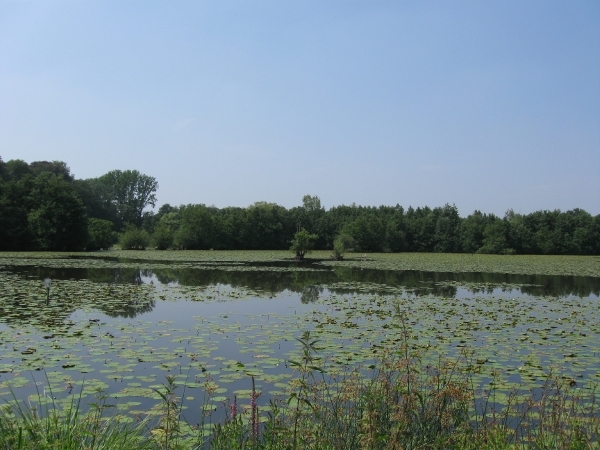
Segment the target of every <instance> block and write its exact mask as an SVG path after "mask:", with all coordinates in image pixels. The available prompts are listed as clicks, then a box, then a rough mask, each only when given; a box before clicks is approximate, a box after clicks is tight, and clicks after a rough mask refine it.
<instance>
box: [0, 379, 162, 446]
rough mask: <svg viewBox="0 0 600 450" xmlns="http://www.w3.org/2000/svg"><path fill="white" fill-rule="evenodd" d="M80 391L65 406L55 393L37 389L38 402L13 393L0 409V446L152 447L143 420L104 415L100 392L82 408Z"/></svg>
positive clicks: (104, 402) (106, 406)
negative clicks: (26, 400) (19, 399)
mask: <svg viewBox="0 0 600 450" xmlns="http://www.w3.org/2000/svg"><path fill="white" fill-rule="evenodd" d="M82 392H83V388H82V391H81V392H80V394H79V396H78V397H77V398H73V399H72V400H71V401H70V403H68V404H67V405H66V406H61V405H58V404H57V403H56V401H55V400H54V396H53V395H52V392H51V391H50V395H46V394H45V392H44V393H43V394H41V393H39V392H38V395H37V402H35V403H33V404H32V403H29V404H27V405H25V404H24V402H22V401H18V400H17V398H16V397H15V395H14V394H13V398H12V400H11V401H9V402H8V403H7V404H6V405H4V406H3V407H2V408H1V410H0V448H2V449H7V450H8V449H11V450H12V449H19V450H20V449H32V450H33V449H35V450H45V449H61V450H76V449H77V450H79V449H89V450H113V449H141V450H144V449H151V448H154V443H153V442H152V441H151V440H150V439H148V438H147V437H145V436H144V430H145V425H146V424H145V423H144V422H140V423H138V424H136V425H133V426H132V425H130V424H128V423H126V422H123V421H122V420H121V418H120V417H119V416H116V415H110V416H107V415H106V414H105V412H106V411H107V410H108V409H109V408H111V405H108V404H107V403H106V396H105V395H101V394H100V393H99V394H98V396H97V401H96V402H95V403H92V404H91V405H89V406H90V407H89V410H88V411H87V412H85V413H83V411H82V406H83V405H82Z"/></svg>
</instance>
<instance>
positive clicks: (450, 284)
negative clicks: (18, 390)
mask: <svg viewBox="0 0 600 450" xmlns="http://www.w3.org/2000/svg"><path fill="white" fill-rule="evenodd" d="M286 264H287V265H290V264H289V263H286ZM265 265H266V264H264V263H263V264H256V266H261V267H260V268H261V270H256V271H254V270H251V268H252V266H247V265H245V266H243V269H244V270H240V271H237V270H231V267H229V270H226V271H225V270H220V269H218V268H215V269H204V268H203V269H198V268H172V269H171V268H160V269H137V268H117V269H107V268H45V267H34V266H20V267H12V268H10V271H11V272H13V273H19V274H21V275H27V276H29V277H33V278H37V279H41V280H43V279H44V278H51V279H59V280H67V279H74V280H80V279H87V280H89V281H92V282H96V283H109V284H142V283H144V282H145V281H144V280H148V279H151V278H153V277H155V279H157V280H158V281H159V282H160V283H162V284H180V285H184V286H210V285H216V284H222V285H230V286H232V287H234V288H235V287H245V288H249V289H253V290H261V291H265V292H270V293H272V294H274V295H277V294H279V293H281V292H283V291H285V290H288V291H291V292H295V293H298V294H300V295H301V296H303V297H304V298H305V299H306V301H307V302H310V300H309V298H312V296H314V294H312V293H309V292H314V288H315V287H316V286H318V285H335V284H337V283H368V284H369V285H370V286H371V288H372V290H373V291H376V290H377V286H374V285H381V286H390V287H402V288H405V289H407V290H410V291H411V292H412V293H413V294H414V295H417V296H422V295H435V296H444V297H453V296H456V293H457V288H458V287H459V286H462V287H464V288H466V289H467V290H468V291H470V292H471V293H473V294H492V293H493V291H494V290H495V289H501V290H502V291H505V292H510V291H511V290H513V289H515V288H518V289H519V290H520V292H521V293H523V294H527V295H532V296H555V297H566V296H570V295H573V296H578V297H589V296H591V295H594V296H597V297H598V296H600V278H595V277H576V276H558V275H516V274H501V273H479V272H476V273H473V272H469V273H465V272H425V271H417V270H404V271H395V270H376V269H358V268H351V267H336V268H334V269H332V270H323V266H317V265H314V264H305V265H304V266H305V267H307V268H317V269H318V270H313V271H281V270H278V271H268V270H264V266H265ZM269 265H270V266H273V267H277V266H281V263H279V264H269ZM294 265H295V264H294ZM249 269H250V270H249ZM330 290H331V291H332V292H340V293H342V292H344V293H346V292H359V291H358V290H357V289H352V288H351V287H350V288H333V289H330ZM361 291H363V292H364V289H361Z"/></svg>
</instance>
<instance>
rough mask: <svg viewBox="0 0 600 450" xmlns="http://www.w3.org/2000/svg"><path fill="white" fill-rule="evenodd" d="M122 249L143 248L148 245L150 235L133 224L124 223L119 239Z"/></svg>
mask: <svg viewBox="0 0 600 450" xmlns="http://www.w3.org/2000/svg"><path fill="white" fill-rule="evenodd" d="M119 245H120V246H121V249H122V250H145V249H146V247H148V246H149V245H150V235H149V234H148V232H147V231H146V230H140V229H139V228H136V227H135V226H133V225H129V224H128V225H126V226H125V230H124V231H123V233H122V234H121V238H120V239H119Z"/></svg>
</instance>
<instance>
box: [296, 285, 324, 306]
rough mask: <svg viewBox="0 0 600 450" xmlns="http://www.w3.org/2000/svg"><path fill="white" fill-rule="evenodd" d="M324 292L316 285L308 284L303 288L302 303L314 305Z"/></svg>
mask: <svg viewBox="0 0 600 450" xmlns="http://www.w3.org/2000/svg"><path fill="white" fill-rule="evenodd" d="M322 292H323V288H322V287H319V286H315V285H310V284H307V285H306V286H304V287H303V288H302V293H301V294H300V301H301V302H302V303H314V302H316V301H317V300H318V299H319V294H321V293H322Z"/></svg>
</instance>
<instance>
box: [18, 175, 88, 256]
mask: <svg viewBox="0 0 600 450" xmlns="http://www.w3.org/2000/svg"><path fill="white" fill-rule="evenodd" d="M27 204H28V214H27V222H28V225H29V229H30V230H31V233H32V235H33V239H34V241H35V244H36V245H35V246H36V247H37V248H39V249H41V250H59V251H71V250H83V249H84V248H85V246H86V244H87V240H88V237H87V225H88V224H87V218H86V217H85V214H84V209H83V204H82V202H81V199H80V198H79V196H78V195H77V192H76V191H75V189H74V188H73V186H72V185H71V184H70V183H69V182H67V181H65V180H64V179H63V178H62V177H61V176H57V175H54V174H52V173H50V172H44V173H42V174H41V175H39V176H38V177H36V178H35V179H34V180H33V182H32V185H31V190H30V191H29V193H28V196H27Z"/></svg>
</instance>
